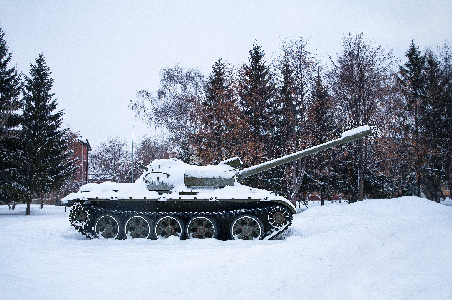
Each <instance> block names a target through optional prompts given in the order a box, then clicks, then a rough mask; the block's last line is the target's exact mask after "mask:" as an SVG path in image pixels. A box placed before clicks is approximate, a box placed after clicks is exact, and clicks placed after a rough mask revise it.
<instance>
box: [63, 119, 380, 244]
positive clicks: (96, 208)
mask: <svg viewBox="0 0 452 300" xmlns="http://www.w3.org/2000/svg"><path fill="white" fill-rule="evenodd" d="M371 133H372V131H371V129H370V127H369V126H361V127H358V128H355V129H352V130H350V131H346V132H344V133H343V134H342V136H341V138H338V139H336V140H333V141H330V142H327V143H324V144H321V145H318V146H315V147H311V148H308V149H305V150H302V151H299V152H296V153H293V154H289V155H286V156H284V157H281V158H278V159H274V160H271V161H268V162H265V163H262V164H259V165H256V166H252V167H249V168H245V169H242V170H240V167H241V161H240V159H239V158H232V159H229V160H226V161H223V162H221V163H219V164H218V165H210V166H194V165H189V164H186V163H184V162H182V161H180V160H178V159H160V160H155V161H153V162H152V163H151V164H150V165H149V166H148V167H147V171H146V172H144V173H143V174H142V175H141V177H140V178H139V179H138V180H137V181H136V182H135V183H114V182H104V183H100V184H93V183H91V184H87V185H85V186H82V187H81V188H80V190H79V192H77V193H72V194H70V195H68V196H66V197H65V198H63V199H62V202H63V204H64V205H67V206H71V205H72V209H71V212H70V214H69V220H70V222H71V224H72V226H74V227H75V228H76V229H77V230H78V231H79V232H81V233H82V234H83V235H85V236H86V237H88V238H116V239H125V238H150V239H158V238H168V237H170V236H177V237H179V238H181V239H183V238H201V239H204V238H217V239H222V240H227V239H244V240H251V239H270V238H274V237H276V236H279V235H280V234H281V233H282V232H284V231H285V230H286V229H287V228H288V227H289V226H290V225H291V223H292V216H293V214H295V213H296V211H295V207H294V206H293V204H292V203H291V202H290V201H288V200H287V199H285V198H284V197H282V196H279V195H276V194H274V193H273V192H270V191H267V190H263V189H257V188H252V187H249V186H246V185H242V184H241V183H240V181H241V180H243V179H244V178H246V177H248V176H251V175H253V174H256V173H259V172H263V171H265V170H268V169H271V168H274V167H276V166H279V165H282V164H285V163H288V162H290V161H293V160H297V159H300V158H302V157H304V156H306V155H310V154H314V153H316V152H319V151H321V150H324V149H327V148H331V147H334V146H336V145H340V144H343V143H347V142H351V141H353V140H356V139H359V138H362V137H364V136H366V135H369V134H371Z"/></svg>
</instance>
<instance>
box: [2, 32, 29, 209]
mask: <svg viewBox="0 0 452 300" xmlns="http://www.w3.org/2000/svg"><path fill="white" fill-rule="evenodd" d="M4 35H5V34H4V33H3V30H2V29H1V28H0V197H1V198H2V199H3V200H4V201H5V200H6V202H8V203H9V202H11V201H15V199H16V198H17V197H19V195H20V194H21V192H23V189H22V188H21V186H20V184H19V183H18V177H17V176H18V174H17V167H18V162H19V154H20V148H19V147H20V145H19V136H18V133H19V127H18V126H19V124H20V115H19V110H20V109H21V107H22V103H21V101H20V99H19V96H20V92H21V78H20V75H19V74H18V72H17V70H16V68H15V67H9V64H10V62H11V53H10V52H9V51H8V47H7V45H6V41H5V40H4Z"/></svg>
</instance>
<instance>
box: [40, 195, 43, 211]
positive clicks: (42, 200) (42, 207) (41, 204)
mask: <svg viewBox="0 0 452 300" xmlns="http://www.w3.org/2000/svg"><path fill="white" fill-rule="evenodd" d="M40 198H41V209H42V208H43V207H44V195H43V194H41V197H40Z"/></svg>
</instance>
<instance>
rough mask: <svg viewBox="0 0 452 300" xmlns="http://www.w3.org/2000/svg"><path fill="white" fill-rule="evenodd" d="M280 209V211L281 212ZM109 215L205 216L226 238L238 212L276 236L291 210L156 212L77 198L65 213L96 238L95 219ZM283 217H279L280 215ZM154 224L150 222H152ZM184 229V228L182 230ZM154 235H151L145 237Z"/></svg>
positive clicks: (277, 207)
mask: <svg viewBox="0 0 452 300" xmlns="http://www.w3.org/2000/svg"><path fill="white" fill-rule="evenodd" d="M281 212H283V213H281ZM105 215H108V216H112V217H114V218H116V219H118V220H119V223H118V224H120V225H118V228H119V227H123V226H124V224H125V223H126V220H128V219H130V218H132V217H145V218H147V219H148V220H151V221H152V222H155V220H157V219H159V218H161V217H165V216H171V217H176V218H179V219H180V220H182V221H183V222H184V224H187V221H188V220H190V219H191V218H193V217H195V216H196V217H206V218H211V219H214V220H216V222H218V225H219V226H218V227H219V230H220V235H219V236H217V237H216V238H217V239H221V240H228V239H231V238H232V237H231V234H230V226H231V224H232V222H233V221H234V220H235V219H236V218H238V217H239V216H254V217H256V218H258V219H259V220H260V222H261V224H262V225H263V234H262V236H261V237H260V238H261V239H264V240H267V239H278V238H281V237H282V238H284V237H285V235H284V232H285V231H286V230H287V229H288V228H289V227H290V225H291V224H292V219H293V216H292V213H291V212H290V211H289V210H288V209H287V208H286V207H285V206H283V205H279V204H273V205H270V206H266V207H261V208H250V209H244V208H241V209H235V210H222V211H213V212H203V211H202V212H195V211H192V212H172V211H159V212H147V211H134V210H118V209H108V208H103V207H96V206H91V205H83V204H81V203H79V202H77V203H75V204H74V205H73V206H72V208H71V212H70V214H69V221H70V222H71V225H72V226H73V227H74V228H75V229H76V230H77V231H79V232H80V233H81V234H83V235H84V236H86V237H87V238H89V239H93V238H98V237H99V236H98V234H97V233H96V230H95V222H96V220H97V219H98V218H99V217H101V216H105ZM282 218H283V219H282ZM153 226H154V225H153ZM184 231H185V230H184ZM115 238H116V239H126V238H127V236H126V235H125V234H124V232H122V233H119V235H118V236H117V237H115ZM149 238H151V239H155V238H156V237H155V236H151V237H149ZM181 238H182V239H185V238H186V236H185V232H183V234H182V236H181Z"/></svg>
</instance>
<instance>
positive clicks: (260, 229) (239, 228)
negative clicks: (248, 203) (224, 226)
mask: <svg viewBox="0 0 452 300" xmlns="http://www.w3.org/2000/svg"><path fill="white" fill-rule="evenodd" d="M263 233H264V225H263V224H262V222H261V220H259V219H258V218H257V217H255V216H252V215H242V216H238V217H237V218H235V219H234V221H233V222H232V224H231V237H232V239H234V240H254V239H261V238H262V235H263Z"/></svg>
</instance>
